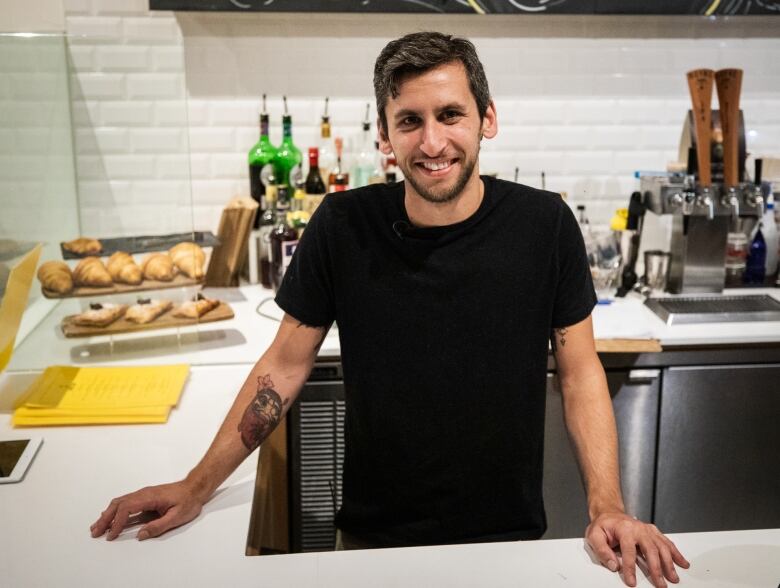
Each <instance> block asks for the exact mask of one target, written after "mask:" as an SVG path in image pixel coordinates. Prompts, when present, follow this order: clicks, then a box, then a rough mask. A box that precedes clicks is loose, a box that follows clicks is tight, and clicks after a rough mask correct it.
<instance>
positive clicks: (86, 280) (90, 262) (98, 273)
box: [73, 257, 113, 288]
mask: <svg viewBox="0 0 780 588" xmlns="http://www.w3.org/2000/svg"><path fill="white" fill-rule="evenodd" d="M73 281H74V282H75V283H76V284H77V285H79V286H96V287H101V288H102V287H106V286H111V285H112V284H113V281H112V280H111V274H109V273H108V270H107V269H106V266H104V265H103V262H102V261H100V260H99V259H98V258H97V257H85V258H84V259H82V260H81V261H80V262H79V264H78V265H77V266H76V269H74V270H73Z"/></svg>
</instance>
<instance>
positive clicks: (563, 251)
mask: <svg viewBox="0 0 780 588" xmlns="http://www.w3.org/2000/svg"><path fill="white" fill-rule="evenodd" d="M557 261H558V264H557V269H558V280H557V284H556V288H555V302H554V307H553V313H552V326H553V327H554V328H559V327H568V326H571V325H574V324H577V323H578V322H580V321H582V320H584V319H586V318H587V317H588V315H590V313H591V312H592V311H593V307H594V306H595V305H596V302H597V298H596V292H595V290H594V288H593V278H592V277H591V275H590V265H589V264H588V256H587V253H586V251H585V242H584V240H583V238H582V231H580V227H579V225H578V224H577V219H575V218H574V213H573V212H572V211H571V209H570V208H569V207H568V206H566V205H565V204H563V205H562V206H561V221H560V229H559V231H558V256H557Z"/></svg>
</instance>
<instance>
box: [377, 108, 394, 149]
mask: <svg viewBox="0 0 780 588" xmlns="http://www.w3.org/2000/svg"><path fill="white" fill-rule="evenodd" d="M376 130H377V135H378V137H379V151H381V152H382V154H383V155H390V154H391V153H392V152H393V147H392V145H390V139H388V137H387V131H386V130H385V128H384V127H383V126H382V119H380V118H379V117H376Z"/></svg>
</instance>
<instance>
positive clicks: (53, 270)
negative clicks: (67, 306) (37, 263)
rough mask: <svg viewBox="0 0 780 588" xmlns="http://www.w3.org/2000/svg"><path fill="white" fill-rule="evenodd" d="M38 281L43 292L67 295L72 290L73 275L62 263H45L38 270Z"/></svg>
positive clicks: (65, 264)
mask: <svg viewBox="0 0 780 588" xmlns="http://www.w3.org/2000/svg"><path fill="white" fill-rule="evenodd" d="M38 280H39V281H40V282H41V285H42V286H43V288H44V289H45V290H49V291H50V292H56V293H57V294H67V293H68V292H70V291H71V290H73V274H71V272H70V268H69V267H68V264H67V263H65V262H62V261H47V262H46V263H44V264H42V265H41V267H39V268H38Z"/></svg>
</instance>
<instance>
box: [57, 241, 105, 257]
mask: <svg viewBox="0 0 780 588" xmlns="http://www.w3.org/2000/svg"><path fill="white" fill-rule="evenodd" d="M62 247H63V249H65V250H66V251H72V252H73V253H76V254H77V255H87V254H89V255H94V254H95V253H100V252H101V251H102V250H103V246H102V245H101V244H100V241H98V240H97V239H90V238H89V237H79V238H78V239H73V241H66V242H65V243H63V244H62Z"/></svg>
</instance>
